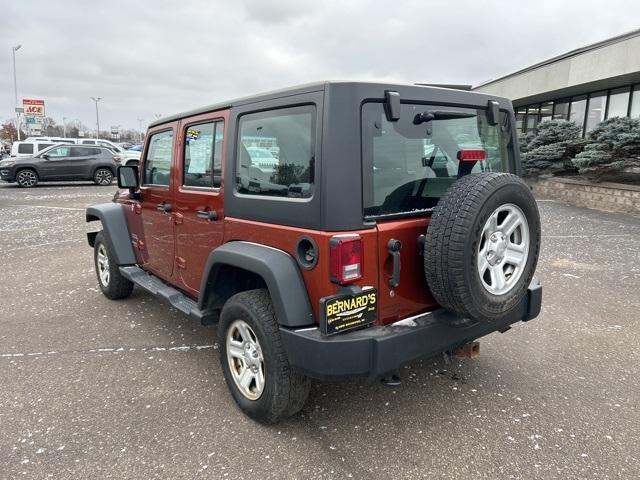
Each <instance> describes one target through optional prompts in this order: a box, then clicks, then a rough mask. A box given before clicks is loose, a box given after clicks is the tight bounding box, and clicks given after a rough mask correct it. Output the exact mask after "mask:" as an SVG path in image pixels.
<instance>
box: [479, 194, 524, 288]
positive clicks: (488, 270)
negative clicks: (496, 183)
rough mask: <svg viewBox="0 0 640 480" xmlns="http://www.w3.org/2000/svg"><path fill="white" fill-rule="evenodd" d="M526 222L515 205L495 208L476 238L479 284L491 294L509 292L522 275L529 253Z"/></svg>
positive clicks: (521, 212) (509, 204) (508, 204)
mask: <svg viewBox="0 0 640 480" xmlns="http://www.w3.org/2000/svg"><path fill="white" fill-rule="evenodd" d="M529 239H530V235H529V224H528V222H527V217H526V216H525V214H524V213H523V211H522V210H521V209H520V207H518V206H517V205H514V204H512V203H507V204H504V205H501V206H499V207H498V208H496V209H495V210H494V211H493V213H492V214H491V215H490V216H489V218H488V219H487V221H486V222H485V224H484V227H483V229H482V233H481V235H480V241H479V242H478V252H477V253H478V255H477V267H478V274H479V275H480V281H481V283H482V286H483V287H484V288H485V290H487V292H489V293H490V294H492V295H505V294H507V293H509V292H510V291H511V290H512V289H513V288H514V287H515V286H516V285H517V284H518V280H520V277H521V276H522V272H523V271H524V270H525V267H526V265H527V259H528V257H529V244H530V240H529Z"/></svg>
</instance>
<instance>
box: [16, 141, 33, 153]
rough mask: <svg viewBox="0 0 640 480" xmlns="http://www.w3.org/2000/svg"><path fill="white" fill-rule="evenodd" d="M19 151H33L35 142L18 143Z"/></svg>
mask: <svg viewBox="0 0 640 480" xmlns="http://www.w3.org/2000/svg"><path fill="white" fill-rule="evenodd" d="M18 153H33V143H21V144H20V145H18Z"/></svg>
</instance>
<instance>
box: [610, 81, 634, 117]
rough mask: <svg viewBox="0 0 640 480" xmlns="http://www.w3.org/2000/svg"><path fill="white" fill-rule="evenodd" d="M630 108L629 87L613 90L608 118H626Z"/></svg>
mask: <svg viewBox="0 0 640 480" xmlns="http://www.w3.org/2000/svg"><path fill="white" fill-rule="evenodd" d="M627 108H629V87H624V88H618V89H616V90H611V94H610V95H609V107H608V108H607V118H613V117H626V116H627Z"/></svg>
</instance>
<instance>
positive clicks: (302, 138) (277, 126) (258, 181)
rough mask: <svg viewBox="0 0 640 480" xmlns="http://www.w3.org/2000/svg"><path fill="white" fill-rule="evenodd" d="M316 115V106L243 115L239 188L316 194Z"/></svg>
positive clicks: (304, 195) (279, 193)
mask: <svg viewBox="0 0 640 480" xmlns="http://www.w3.org/2000/svg"><path fill="white" fill-rule="evenodd" d="M315 118H316V112H315V107H314V106H313V105H304V106H300V107H293V108H283V109H278V110H269V111H266V112H260V113H249V114H245V115H243V116H242V117H240V126H239V129H238V136H239V138H238V144H237V145H238V147H237V159H236V168H237V170H236V171H237V177H236V189H237V191H238V192H239V193H243V194H247V195H267V196H277V197H289V198H310V197H312V196H313V188H314V175H315V136H316V135H315V129H316V127H315Z"/></svg>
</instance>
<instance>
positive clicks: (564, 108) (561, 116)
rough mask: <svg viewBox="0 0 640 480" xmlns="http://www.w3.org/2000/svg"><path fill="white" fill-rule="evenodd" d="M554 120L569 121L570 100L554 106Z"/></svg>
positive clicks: (558, 102) (561, 101)
mask: <svg viewBox="0 0 640 480" xmlns="http://www.w3.org/2000/svg"><path fill="white" fill-rule="evenodd" d="M553 119H554V120H568V119H569V100H560V101H557V102H556V103H555V105H554V106H553Z"/></svg>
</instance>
